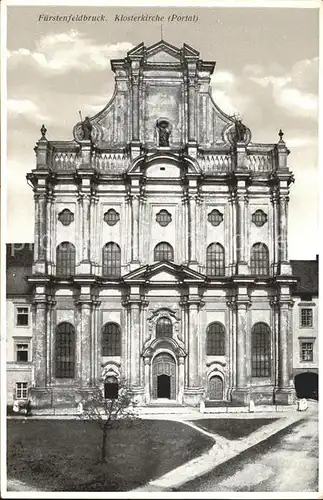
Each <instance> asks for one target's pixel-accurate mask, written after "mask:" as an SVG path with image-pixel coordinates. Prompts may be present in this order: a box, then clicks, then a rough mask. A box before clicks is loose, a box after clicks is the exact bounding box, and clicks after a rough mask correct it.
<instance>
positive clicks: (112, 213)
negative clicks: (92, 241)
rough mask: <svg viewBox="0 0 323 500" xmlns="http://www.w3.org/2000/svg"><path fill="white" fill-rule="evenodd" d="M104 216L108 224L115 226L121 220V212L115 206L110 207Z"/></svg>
mask: <svg viewBox="0 0 323 500" xmlns="http://www.w3.org/2000/svg"><path fill="white" fill-rule="evenodd" d="M103 218H104V221H105V222H106V223H107V224H108V226H115V225H116V224H117V223H118V222H119V220H120V214H119V213H118V212H117V211H116V210H115V209H114V208H110V209H109V210H108V211H107V212H106V213H105V214H104V217H103Z"/></svg>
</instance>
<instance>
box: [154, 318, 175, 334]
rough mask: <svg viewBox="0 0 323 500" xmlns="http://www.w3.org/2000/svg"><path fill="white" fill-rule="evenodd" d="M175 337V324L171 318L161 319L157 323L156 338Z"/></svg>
mask: <svg viewBox="0 0 323 500" xmlns="http://www.w3.org/2000/svg"><path fill="white" fill-rule="evenodd" d="M172 336H173V324H172V322H171V320H170V319H169V318H165V317H162V318H159V319H158V321H157V323H156V337H157V338H161V337H172Z"/></svg>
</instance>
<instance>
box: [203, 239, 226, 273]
mask: <svg viewBox="0 0 323 500" xmlns="http://www.w3.org/2000/svg"><path fill="white" fill-rule="evenodd" d="M224 274H225V265H224V248H223V246H222V245H220V244H219V243H211V245H209V246H208V247H207V250H206V275H207V276H209V277H212V276H224Z"/></svg>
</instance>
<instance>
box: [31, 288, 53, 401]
mask: <svg viewBox="0 0 323 500" xmlns="http://www.w3.org/2000/svg"><path fill="white" fill-rule="evenodd" d="M39 288H43V287H39ZM47 310H48V308H47V297H46V292H45V288H43V289H42V290H40V291H39V293H37V294H36V295H35V296H34V298H33V377H32V379H33V386H32V387H31V389H30V398H31V400H32V405H33V407H36V408H42V407H47V408H48V407H50V406H51V403H52V398H51V391H50V389H48V383H50V378H49V373H47V370H48V360H47V354H48V349H49V346H48V342H50V332H49V331H48V327H49V325H48V316H47V314H48V313H47Z"/></svg>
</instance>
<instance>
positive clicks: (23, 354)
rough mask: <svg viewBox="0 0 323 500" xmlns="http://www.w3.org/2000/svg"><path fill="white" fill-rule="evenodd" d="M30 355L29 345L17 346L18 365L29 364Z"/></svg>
mask: <svg viewBox="0 0 323 500" xmlns="http://www.w3.org/2000/svg"><path fill="white" fill-rule="evenodd" d="M28 353H29V344H16V361H17V363H27V362H28V357H29V356H28Z"/></svg>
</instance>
